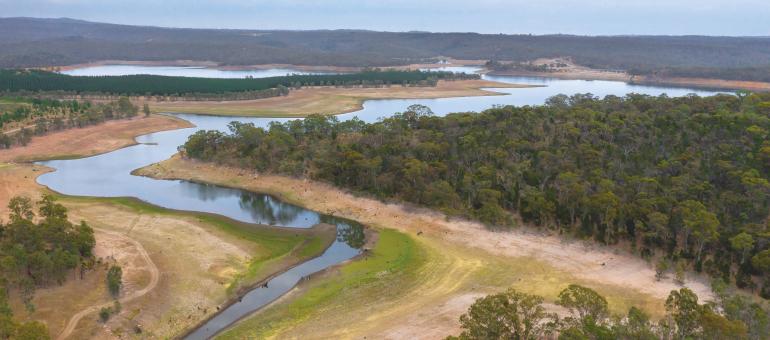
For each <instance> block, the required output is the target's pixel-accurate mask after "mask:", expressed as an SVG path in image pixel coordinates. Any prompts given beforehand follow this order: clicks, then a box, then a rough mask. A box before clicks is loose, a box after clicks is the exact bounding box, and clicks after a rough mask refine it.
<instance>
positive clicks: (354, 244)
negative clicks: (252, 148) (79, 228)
mask: <svg viewBox="0 0 770 340" xmlns="http://www.w3.org/2000/svg"><path fill="white" fill-rule="evenodd" d="M154 68H155V67H154ZM449 70H451V69H449ZM462 71H464V72H468V71H470V70H469V69H462ZM132 72H134V71H132ZM173 72H176V73H175V75H189V76H199V75H200V74H201V72H212V71H210V70H209V69H205V70H201V69H199V68H179V67H175V68H174V70H173ZM227 72H231V71H227ZM276 72H283V71H276ZM210 74H211V75H213V73H210ZM227 75H228V76H229V75H231V74H227ZM484 78H485V79H489V80H495V81H500V82H506V83H516V84H533V85H541V86H542V87H533V88H513V89H493V90H494V91H498V92H501V93H503V94H505V95H499V96H482V97H460V98H442V99H395V100H394V99H388V100H369V101H366V102H365V103H364V105H363V106H364V108H363V109H362V110H360V111H357V112H352V113H348V114H344V115H340V116H339V119H341V120H345V119H351V118H353V117H359V118H360V119H362V120H364V121H366V122H374V121H377V120H378V119H379V118H381V117H385V116H389V115H391V114H393V113H394V112H399V111H403V110H404V109H405V108H406V107H407V106H409V105H411V104H423V105H427V106H429V107H430V108H431V109H432V110H433V111H434V112H435V113H436V114H437V115H445V114H447V113H450V112H460V111H481V110H484V109H487V108H490V107H491V106H493V105H535V104H542V103H543V102H544V101H545V100H546V99H547V98H548V97H550V96H553V95H556V94H568V95H569V94H575V93H586V92H590V93H592V94H594V95H597V96H605V95H617V96H623V95H625V94H626V93H630V92H633V93H641V94H649V95H660V94H664V93H665V94H667V95H669V96H682V95H688V94H698V95H709V94H714V93H715V92H713V91H705V90H695V89H683V88H670V87H659V86H642V85H630V84H626V83H623V82H616V81H586V80H560V79H547V78H528V77H502V76H500V77H498V76H485V77H484ZM176 116H177V117H179V118H182V119H185V120H188V121H190V122H192V123H193V124H194V125H195V127H193V128H186V129H180V130H174V131H164V132H157V133H151V134H148V135H144V136H140V137H138V138H137V141H138V142H140V143H142V144H139V145H135V146H131V147H127V148H123V149H120V150H116V151H113V152H110V153H106V154H102V155H98V156H93V157H88V158H83V159H74V160H54V161H46V162H40V164H43V165H46V166H49V167H53V168H55V169H56V171H55V172H51V173H47V174H44V175H42V176H40V177H38V182H39V183H40V184H43V185H46V186H48V187H49V188H51V189H52V190H55V191H57V192H60V193H63V194H68V195H79V196H97V197H124V196H125V197H136V198H139V199H141V200H143V201H146V202H149V203H152V204H155V205H158V206H161V207H165V208H172V209H179V210H188V211H201V212H208V213H214V214H220V215H223V216H227V217H230V218H233V219H235V220H238V221H243V222H248V223H261V224H271V225H277V226H285V227H295V228H307V227H310V226H313V225H315V224H317V223H319V222H327V223H332V224H334V225H336V226H337V231H338V235H339V237H338V239H337V240H336V241H335V242H334V243H333V244H332V246H331V247H330V248H329V249H327V250H326V251H325V252H324V253H323V254H322V255H321V256H320V257H318V258H316V259H313V260H310V261H308V262H305V263H303V264H301V265H299V266H297V267H295V268H293V269H291V270H289V271H287V272H285V273H283V274H281V275H279V276H277V277H275V278H273V279H272V280H270V281H269V282H268V287H267V288H256V289H254V290H252V291H251V292H249V293H248V294H246V295H245V296H244V297H243V299H242V300H241V301H240V302H238V303H235V304H234V305H232V306H230V307H228V308H226V309H225V310H223V311H222V312H221V313H220V314H218V315H216V316H215V317H214V318H213V319H211V320H209V321H208V322H206V323H205V324H203V325H202V326H200V327H199V328H197V329H196V330H195V331H194V332H193V333H191V334H190V335H189V336H188V338H189V339H206V338H209V337H212V336H213V335H215V334H216V333H217V332H219V331H221V330H222V329H224V328H226V327H227V326H228V325H231V324H232V323H233V322H235V321H237V320H239V319H240V318H242V317H244V316H247V315H249V314H250V313H252V312H253V311H255V310H257V309H259V308H260V307H262V306H264V305H265V304H267V303H269V302H270V301H273V300H274V299H276V298H277V297H279V296H281V295H282V294H284V293H285V292H287V291H288V290H289V289H291V287H293V286H294V285H296V284H297V282H299V280H301V279H302V278H303V277H306V276H307V275H310V274H312V273H314V272H317V271H319V270H322V269H324V268H328V267H329V266H332V265H334V264H337V263H341V262H343V261H345V260H347V259H350V258H352V257H354V256H356V254H358V253H359V250H358V248H359V247H360V246H361V242H360V240H357V241H353V240H354V239H357V238H355V237H354V238H351V237H348V236H349V235H351V234H352V235H361V234H362V233H361V232H360V229H361V226H360V225H357V224H356V223H355V222H352V221H346V220H342V219H338V218H334V217H332V216H327V215H323V214H320V213H317V212H314V211H311V210H308V209H304V208H302V207H298V206H295V205H292V204H288V203H286V202H282V201H280V200H278V199H276V198H274V197H271V196H269V195H263V194H256V193H250V192H247V191H243V190H238V189H231V188H224V187H220V186H215V185H207V184H200V183H193V182H188V181H179V180H157V179H152V178H145V177H137V176H132V175H131V171H132V170H134V169H137V168H140V167H144V166H146V165H149V164H152V163H156V162H160V161H163V160H165V159H168V158H169V157H171V156H172V155H173V154H175V153H176V152H177V147H178V146H179V145H182V144H183V143H184V142H185V141H186V140H187V137H188V136H189V135H190V134H192V133H194V132H195V131H198V130H201V129H206V130H220V131H227V124H228V123H229V122H230V121H233V120H238V121H241V122H244V123H253V124H254V125H256V126H260V127H266V126H267V125H268V124H269V123H270V122H272V121H281V122H284V121H287V120H288V119H276V118H244V117H222V116H200V115H190V114H177V115H176ZM246 175H249V174H248V173H246ZM351 230H353V231H354V232H350V231H351ZM351 303H355V302H351Z"/></svg>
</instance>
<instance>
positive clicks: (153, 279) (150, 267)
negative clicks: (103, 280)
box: [56, 228, 160, 340]
mask: <svg viewBox="0 0 770 340" xmlns="http://www.w3.org/2000/svg"><path fill="white" fill-rule="evenodd" d="M94 230H95V231H96V232H98V233H101V234H104V235H106V236H108V237H116V238H119V239H121V240H123V241H125V242H128V243H130V244H131V245H133V247H134V248H135V249H136V251H137V252H138V254H139V255H140V256H141V258H142V259H143V260H144V261H145V264H146V270H147V271H148V272H149V274H150V283H148V284H147V286H145V287H144V288H142V289H139V290H136V291H133V292H131V293H130V294H128V295H126V296H123V297H121V298H120V299H118V301H120V303H121V304H126V303H128V302H130V301H133V300H135V299H137V298H139V297H141V296H143V295H145V294H147V293H148V292H150V291H151V290H153V289H155V287H156V286H157V285H158V281H159V280H160V271H158V267H157V266H156V265H155V263H154V262H152V259H151V258H150V255H149V254H147V251H146V250H145V249H144V247H142V245H141V244H140V243H139V242H137V241H136V240H134V239H132V238H130V237H127V236H125V235H123V234H121V233H118V232H114V231H109V230H104V229H99V228H94ZM100 241H101V242H104V237H100ZM112 305H113V302H105V303H102V304H99V305H94V306H91V307H88V308H86V309H84V310H82V311H80V312H78V313H76V314H75V315H73V316H72V317H71V318H70V319H69V321H67V325H66V326H65V327H64V329H63V330H62V331H61V332H60V333H59V335H58V336H57V337H56V339H59V340H62V339H66V338H67V337H68V336H70V334H72V331H74V330H75V327H76V326H77V325H78V322H80V320H81V319H82V318H83V317H85V316H86V315H88V314H91V313H96V312H98V311H99V310H100V309H102V308H104V307H110V306H112Z"/></svg>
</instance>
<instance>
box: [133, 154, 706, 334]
mask: <svg viewBox="0 0 770 340" xmlns="http://www.w3.org/2000/svg"><path fill="white" fill-rule="evenodd" d="M138 173H139V174H143V175H147V176H151V177H160V178H176V179H191V180H196V181H203V182H209V183H214V184H221V185H227V186H233V187H240V188H244V189H247V190H252V191H257V192H265V193H269V194H272V195H275V196H277V197H279V198H281V199H283V200H286V201H288V202H292V203H295V204H298V205H302V206H305V207H308V208H310V209H313V210H316V211H320V212H326V213H330V214H335V215H337V216H343V217H346V218H350V219H353V220H356V221H359V222H361V223H363V224H366V225H368V226H371V227H375V228H378V229H380V241H379V242H378V243H377V245H376V246H375V247H374V248H373V249H372V250H371V251H370V252H369V254H368V256H367V257H365V258H364V259H362V260H360V261H355V262H352V263H350V264H348V265H345V266H341V267H337V268H335V269H333V270H329V271H326V272H325V273H324V274H323V275H320V278H318V279H317V280H311V281H310V282H306V283H304V284H302V285H301V286H300V287H298V288H296V289H294V290H293V291H292V292H291V293H289V294H288V295H287V296H285V297H283V298H282V299H280V300H279V301H277V302H275V303H273V304H272V305H270V306H269V307H267V308H266V309H263V311H262V312H258V313H256V314H255V315H254V316H252V317H250V318H247V319H245V320H243V321H242V322H240V323H239V324H237V325H236V326H235V327H234V328H233V329H231V330H230V331H228V332H226V333H224V334H223V335H222V336H223V337H224V338H229V337H232V338H243V337H270V336H274V337H278V338H284V337H290V338H303V337H308V336H309V337H314V338H315V337H359V338H360V337H363V336H366V337H376V338H379V337H390V338H399V337H420V338H442V337H444V336H446V335H449V334H453V333H456V332H457V331H458V329H459V328H458V327H459V322H458V317H459V316H460V314H462V313H463V312H465V310H466V309H467V308H468V306H469V305H470V304H471V303H472V302H473V300H474V299H475V298H477V297H479V296H482V295H485V294H488V293H491V292H497V291H501V290H504V289H506V288H508V287H510V286H513V287H515V288H517V289H520V290H521V291H524V292H528V293H535V294H539V295H542V296H544V297H545V298H546V300H547V301H554V300H555V299H556V296H557V294H558V292H559V291H560V290H561V289H563V288H565V287H566V286H567V285H568V284H570V283H579V284H583V285H586V286H589V287H591V288H594V289H596V290H597V291H598V292H600V293H601V294H603V295H604V296H605V297H606V298H607V300H608V301H609V303H610V308H611V309H612V311H613V312H615V313H625V312H626V311H627V310H628V308H629V307H630V306H632V305H633V306H638V307H641V308H643V309H645V310H647V311H648V312H650V313H651V314H652V315H653V316H655V317H661V316H662V315H663V313H664V309H663V302H664V300H665V298H666V297H667V296H668V294H669V292H670V291H671V290H674V289H678V288H679V287H680V286H679V285H677V284H675V283H674V282H673V281H672V280H669V279H664V280H662V281H656V280H655V278H654V276H655V272H654V270H653V268H652V266H651V265H650V264H648V263H647V262H645V261H643V260H642V259H640V258H638V257H636V256H635V255H632V254H628V253H626V252H625V251H622V250H617V249H613V248H609V247H603V246H600V245H596V244H593V243H591V242H584V241H570V240H566V239H564V238H562V237H558V236H554V235H548V234H545V233H541V232H539V231H527V230H524V228H521V229H518V230H513V231H506V232H494V231H490V230H488V229H487V228H485V227H484V226H482V225H480V224H478V223H474V222H469V221H462V220H454V219H447V218H446V217H445V216H443V215H441V214H438V213H436V212H433V211H429V210H426V209H420V208H415V207H409V206H405V205H401V204H387V203H383V202H380V201H377V200H373V199H369V198H362V197H357V196H354V195H352V194H350V193H347V192H344V191H341V190H340V189H337V188H334V187H332V186H329V185H326V184H323V183H318V182H313V181H309V180H302V179H294V178H288V177H283V176H273V175H258V174H254V175H253V176H239V175H240V174H243V170H241V169H231V168H225V167H219V166H216V165H212V164H207V163H200V162H195V161H190V160H185V159H182V158H180V157H178V156H175V157H174V158H172V159H170V160H167V161H164V162H161V163H158V164H154V165H151V166H148V167H146V168H143V169H140V170H139V171H138ZM686 285H687V286H688V287H690V288H691V289H693V290H694V291H695V292H696V293H698V295H699V296H701V298H702V299H704V300H707V299H709V298H711V292H710V289H709V287H708V286H707V285H706V284H705V283H704V282H703V281H701V280H692V279H690V280H688V281H687V283H686ZM350 301H356V303H355V304H352V303H350ZM321 326H323V327H321Z"/></svg>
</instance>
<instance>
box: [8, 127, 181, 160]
mask: <svg viewBox="0 0 770 340" xmlns="http://www.w3.org/2000/svg"><path fill="white" fill-rule="evenodd" d="M190 126H191V125H190V123H188V122H186V121H184V120H181V119H178V118H174V117H170V116H164V115H154V116H150V117H146V118H145V117H143V118H133V119H125V120H114V121H107V122H105V123H103V124H99V125H93V126H87V127H84V128H78V129H70V130H64V131H58V132H54V133H51V134H48V135H44V136H39V137H35V138H33V139H32V141H31V142H30V143H29V144H27V146H18V147H13V148H11V149H1V150H0V162H17V163H18V162H30V161H36V160H46V159H55V158H80V157H87V156H92V155H96V154H100V153H105V152H109V151H112V150H116V149H120V148H123V147H126V146H130V145H134V144H136V141H135V140H134V138H136V136H140V135H144V134H148V133H152V132H158V131H164V130H174V129H180V128H185V127H190Z"/></svg>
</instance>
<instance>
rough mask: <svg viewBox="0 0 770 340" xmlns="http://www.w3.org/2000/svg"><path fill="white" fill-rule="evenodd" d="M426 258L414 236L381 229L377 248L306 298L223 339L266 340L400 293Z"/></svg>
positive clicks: (320, 282)
mask: <svg viewBox="0 0 770 340" xmlns="http://www.w3.org/2000/svg"><path fill="white" fill-rule="evenodd" d="M426 257H427V254H426V252H425V250H424V249H422V248H421V247H420V246H419V245H418V244H417V242H416V241H415V240H414V239H412V238H411V237H410V236H408V235H406V234H404V233H401V232H398V231H395V230H392V229H382V230H379V240H378V242H377V245H376V246H375V247H374V249H372V250H370V251H369V252H368V254H367V255H366V256H365V257H364V258H361V259H359V260H357V261H354V262H351V263H349V264H347V265H345V266H343V267H341V268H340V270H339V273H334V274H331V275H329V276H325V277H323V278H319V279H317V280H314V282H312V283H311V286H310V287H308V288H307V291H305V292H304V293H303V294H302V295H301V296H299V297H298V298H296V299H293V300H291V301H290V302H287V303H281V304H277V305H273V306H271V307H268V308H267V309H265V310H263V311H262V312H259V313H257V314H256V315H254V316H252V317H250V318H248V319H245V320H244V321H242V322H240V323H238V324H236V325H235V326H234V327H232V328H231V329H229V330H227V331H226V332H225V333H222V334H221V335H220V336H218V338H222V339H250V338H264V337H267V336H270V335H271V334H274V333H276V332H277V331H280V330H281V329H285V328H289V327H291V326H292V325H294V324H297V323H300V322H302V320H305V319H307V318H309V317H312V316H313V315H314V313H319V312H323V313H333V310H334V309H336V308H347V306H350V305H352V304H357V302H355V301H368V300H369V298H372V297H376V298H377V299H382V298H386V297H383V296H381V294H382V293H383V292H384V291H389V292H391V294H398V293H399V292H401V291H404V290H405V289H408V287H409V286H410V285H411V284H410V283H409V282H411V281H413V280H414V279H415V278H416V276H417V275H418V271H419V269H420V267H421V266H422V265H423V264H424V263H425V261H426Z"/></svg>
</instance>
